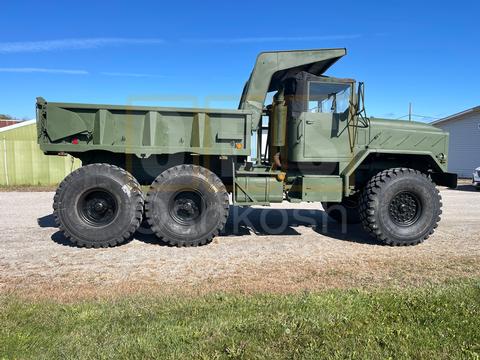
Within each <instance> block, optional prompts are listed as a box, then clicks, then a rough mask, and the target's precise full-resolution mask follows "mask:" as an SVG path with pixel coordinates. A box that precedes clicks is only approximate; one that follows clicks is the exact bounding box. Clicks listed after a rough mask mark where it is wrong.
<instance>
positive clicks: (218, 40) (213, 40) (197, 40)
mask: <svg viewBox="0 0 480 360" xmlns="http://www.w3.org/2000/svg"><path fill="white" fill-rule="evenodd" d="M361 36H362V35H361V34H350V35H348V34H347V35H323V36H271V37H244V38H230V39H229V38H206V39H202V38H191V39H182V41H183V42H188V43H203V44H205V43H210V44H242V43H268V42H288V41H327V40H348V39H357V38H359V37H361Z"/></svg>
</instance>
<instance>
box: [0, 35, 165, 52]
mask: <svg viewBox="0 0 480 360" xmlns="http://www.w3.org/2000/svg"><path fill="white" fill-rule="evenodd" d="M164 42H165V41H164V40H162V39H128V38H92V39H61V40H45V41H26V42H3V43H0V53H4V54H6V53H20V52H42V51H53V50H79V49H94V48H100V47H106V46H119V45H152V44H162V43H164Z"/></svg>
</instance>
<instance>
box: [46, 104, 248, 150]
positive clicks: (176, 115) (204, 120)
mask: <svg viewBox="0 0 480 360" xmlns="http://www.w3.org/2000/svg"><path fill="white" fill-rule="evenodd" d="M251 121H252V113H251V112H250V111H247V110H219V109H194V108H191V109H189V108H167V107H148V106H116V105H93V104H68V103H53V102H47V101H45V100H44V99H43V98H37V130H38V143H39V145H40V148H41V149H42V150H43V151H44V152H45V153H60V152H62V153H80V152H86V151H91V150H104V151H110V152H114V153H128V154H136V155H137V156H139V157H148V156H150V155H152V154H175V153H182V152H188V153H196V154H201V155H203V154H205V155H207V154H210V155H237V156H247V155H250V136H251V128H252V125H251Z"/></svg>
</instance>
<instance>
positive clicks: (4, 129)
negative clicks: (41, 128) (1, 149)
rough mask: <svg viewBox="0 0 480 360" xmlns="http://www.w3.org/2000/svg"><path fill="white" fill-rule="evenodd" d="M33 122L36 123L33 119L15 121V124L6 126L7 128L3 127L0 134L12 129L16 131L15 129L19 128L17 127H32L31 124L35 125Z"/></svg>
mask: <svg viewBox="0 0 480 360" xmlns="http://www.w3.org/2000/svg"><path fill="white" fill-rule="evenodd" d="M35 122H36V120H35V119H33V120H26V121H17V122H16V124H13V125H8V126H4V127H2V128H0V132H4V131H9V130H13V129H16V128H19V127H23V126H28V125H32V124H35Z"/></svg>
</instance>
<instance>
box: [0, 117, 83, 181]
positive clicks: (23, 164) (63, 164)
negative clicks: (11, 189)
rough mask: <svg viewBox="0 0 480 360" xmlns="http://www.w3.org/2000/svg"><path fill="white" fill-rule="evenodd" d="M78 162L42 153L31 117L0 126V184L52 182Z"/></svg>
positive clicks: (73, 168)
mask: <svg viewBox="0 0 480 360" xmlns="http://www.w3.org/2000/svg"><path fill="white" fill-rule="evenodd" d="M80 165H81V163H80V161H79V160H77V159H74V158H72V157H71V156H45V155H44V154H43V152H42V151H41V150H40V148H39V146H38V144H37V129H36V124H35V120H29V121H22V122H20V123H18V124H15V125H11V126H6V127H3V128H0V185H1V186H19V185H56V184H58V183H59V182H60V181H62V180H63V178H64V177H65V176H66V175H67V174H69V173H70V172H71V171H72V170H75V169H76V168H78V167H79V166H80Z"/></svg>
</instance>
